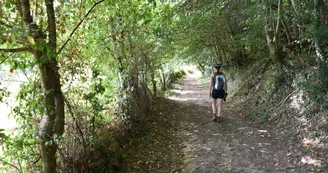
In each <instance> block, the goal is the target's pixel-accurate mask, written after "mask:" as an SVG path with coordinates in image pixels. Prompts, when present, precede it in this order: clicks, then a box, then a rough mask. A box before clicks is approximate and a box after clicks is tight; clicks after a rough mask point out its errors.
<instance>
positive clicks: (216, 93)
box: [210, 64, 228, 121]
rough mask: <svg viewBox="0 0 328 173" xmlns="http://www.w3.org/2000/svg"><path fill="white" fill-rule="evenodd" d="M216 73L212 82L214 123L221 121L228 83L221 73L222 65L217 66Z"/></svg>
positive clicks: (211, 94) (212, 76) (211, 93)
mask: <svg viewBox="0 0 328 173" xmlns="http://www.w3.org/2000/svg"><path fill="white" fill-rule="evenodd" d="M214 67H215V69H216V72H214V73H212V75H211V81H210V98H213V100H212V111H213V118H212V121H217V120H220V119H221V116H222V115H221V112H222V104H223V101H225V98H226V96H227V95H228V94H227V83H226V78H225V76H224V74H223V73H222V72H221V71H220V69H221V64H216V65H215V66H214ZM216 108H217V111H216Z"/></svg>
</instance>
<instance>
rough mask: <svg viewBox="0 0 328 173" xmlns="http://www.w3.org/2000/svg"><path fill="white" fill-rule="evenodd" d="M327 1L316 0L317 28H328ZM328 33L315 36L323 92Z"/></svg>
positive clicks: (326, 86) (327, 72)
mask: <svg viewBox="0 0 328 173" xmlns="http://www.w3.org/2000/svg"><path fill="white" fill-rule="evenodd" d="M327 7H328V2H327V0H318V1H317V14H318V16H317V26H316V28H317V30H325V31H327V30H328V14H327ZM327 39H328V35H320V36H318V37H317V38H316V42H315V48H316V53H317V62H318V76H319V79H320V81H321V90H322V92H324V93H327V91H328V50H327V48H326V47H327V44H328V41H327Z"/></svg>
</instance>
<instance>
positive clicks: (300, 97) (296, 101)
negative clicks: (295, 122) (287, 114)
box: [289, 90, 305, 115]
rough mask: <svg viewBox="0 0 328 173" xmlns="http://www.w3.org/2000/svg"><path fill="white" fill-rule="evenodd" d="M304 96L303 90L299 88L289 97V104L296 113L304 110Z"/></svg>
mask: <svg viewBox="0 0 328 173" xmlns="http://www.w3.org/2000/svg"><path fill="white" fill-rule="evenodd" d="M292 94H293V93H292ZM304 97H305V95H304V92H303V91H302V90H301V91H299V92H297V93H296V94H294V95H293V96H292V97H291V99H292V102H291V103H290V104H289V106H290V107H291V108H293V109H295V110H297V113H298V114H299V115H301V114H302V113H303V112H304V111H305V107H304V106H302V104H303V103H304Z"/></svg>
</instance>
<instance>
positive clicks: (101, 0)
mask: <svg viewBox="0 0 328 173" xmlns="http://www.w3.org/2000/svg"><path fill="white" fill-rule="evenodd" d="M104 1H105V0H100V1H98V2H96V3H94V4H93V6H92V7H91V8H90V10H89V11H88V12H87V14H86V15H85V16H84V17H83V18H82V20H81V21H80V22H79V23H78V24H77V25H76V27H75V28H74V29H73V31H72V32H71V34H70V35H69V37H68V39H67V40H66V41H65V43H64V44H63V46H62V47H61V48H60V49H59V50H58V52H57V55H59V54H60V52H61V51H62V50H63V49H64V48H65V46H66V45H67V43H68V42H69V41H70V40H71V38H72V36H73V34H74V33H75V31H76V30H77V29H78V28H79V26H80V25H81V24H82V23H83V22H84V20H85V19H86V18H87V17H88V15H89V14H90V12H91V11H92V10H93V9H94V8H95V7H96V6H97V5H98V4H100V3H102V2H104Z"/></svg>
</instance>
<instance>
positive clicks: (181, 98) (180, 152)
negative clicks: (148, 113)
mask: <svg viewBox="0 0 328 173" xmlns="http://www.w3.org/2000/svg"><path fill="white" fill-rule="evenodd" d="M207 85H208V84H200V83H197V82H196V80H195V79H193V78H186V79H184V80H182V81H181V83H180V85H179V87H178V88H176V89H174V90H172V92H173V93H174V94H173V95H172V96H171V97H169V100H167V99H163V100H160V101H159V102H157V105H158V110H157V114H158V115H157V116H159V118H158V122H154V123H155V124H154V126H153V128H152V130H151V131H152V132H154V131H156V133H154V134H153V138H152V139H151V141H150V142H149V143H148V145H147V146H146V145H144V146H136V147H135V153H134V155H133V156H131V158H130V162H129V164H132V165H134V166H132V165H130V166H128V167H129V169H128V171H127V172H191V173H201V172H203V173H212V172H213V173H218V172H222V173H226V172H236V173H237V172H251V173H266V172H297V173H302V172H319V170H315V168H314V167H310V166H308V167H306V166H302V165H301V164H300V159H299V157H300V155H301V154H300V153H298V152H297V150H294V148H293V147H288V146H287V145H286V144H284V143H283V142H282V140H281V139H280V138H279V136H275V135H274V134H273V133H272V132H271V131H270V130H268V129H259V128H257V127H255V126H254V125H252V122H247V121H246V120H245V119H241V118H239V116H238V114H237V113H236V112H234V111H233V110H231V109H229V108H228V107H227V105H228V104H229V103H228V102H227V103H224V104H225V105H224V107H223V121H222V122H220V123H215V122H212V121H211V107H210V102H211V99H210V98H209V96H208V93H209V91H208V86H207ZM149 134H151V132H149ZM149 153H150V154H149ZM155 158H156V159H155Z"/></svg>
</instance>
